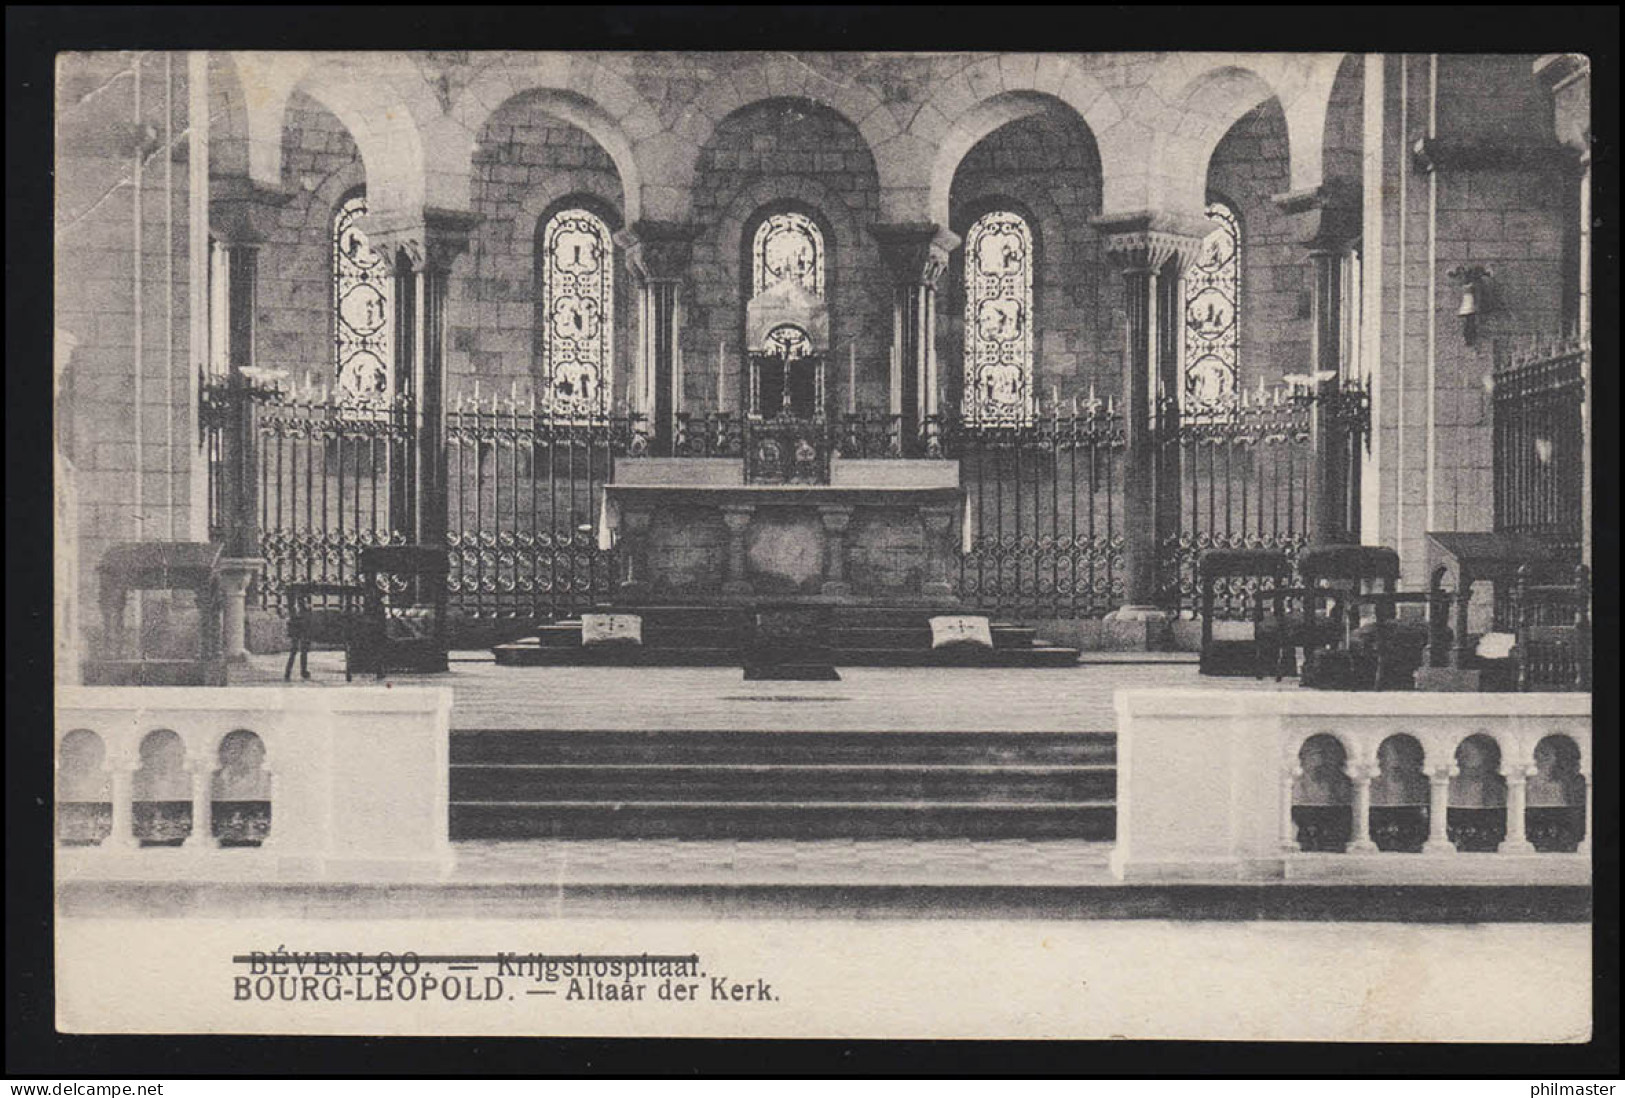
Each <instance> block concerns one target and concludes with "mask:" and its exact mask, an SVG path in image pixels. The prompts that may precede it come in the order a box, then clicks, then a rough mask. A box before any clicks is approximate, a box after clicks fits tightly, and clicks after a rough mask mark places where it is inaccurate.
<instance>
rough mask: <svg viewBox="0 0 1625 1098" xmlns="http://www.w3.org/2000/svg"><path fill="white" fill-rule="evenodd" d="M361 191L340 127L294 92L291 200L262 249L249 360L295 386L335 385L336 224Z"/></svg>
mask: <svg viewBox="0 0 1625 1098" xmlns="http://www.w3.org/2000/svg"><path fill="white" fill-rule="evenodd" d="M365 185H366V173H365V170H364V168H363V166H362V162H361V154H360V152H359V151H358V150H357V149H356V144H355V140H354V139H353V138H352V137H351V136H350V132H349V131H348V130H346V129H345V128H344V123H342V122H340V121H339V120H338V119H337V118H335V117H334V116H333V114H332V112H331V111H329V110H328V109H327V108H326V107H323V106H322V105H321V104H320V103H317V102H316V101H315V100H314V99H312V98H311V97H310V96H308V95H305V94H303V93H301V92H295V93H294V95H293V97H292V98H291V99H289V101H288V124H287V126H286V128H285V129H284V130H283V138H282V186H283V188H284V189H285V190H286V191H287V192H288V193H290V194H291V195H292V197H291V198H290V199H289V200H288V202H287V204H286V205H285V206H283V207H282V208H281V209H280V210H279V211H278V214H277V220H276V223H275V226H274V229H273V232H272V236H271V238H270V239H269V240H267V241H266V242H265V244H264V245H263V246H261V248H260V257H259V284H258V287H257V292H256V297H255V300H256V304H257V306H258V315H257V317H256V319H255V331H254V358H255V364H256V365H257V366H259V367H261V368H267V369H275V370H285V371H287V374H288V379H289V380H290V381H291V382H293V383H294V384H296V385H304V384H306V383H307V382H310V383H314V384H315V385H316V386H317V387H318V388H319V387H320V386H322V385H323V384H324V383H325V384H327V385H329V387H331V386H332V385H333V384H334V379H335V377H336V364H335V359H334V349H333V338H334V336H333V333H334V328H333V324H334V318H333V218H334V215H335V214H336V213H337V212H338V208H339V206H340V205H342V204H343V202H344V201H345V199H347V198H348V197H349V196H350V195H351V194H353V193H355V192H356V191H358V190H362V189H364V188H365Z"/></svg>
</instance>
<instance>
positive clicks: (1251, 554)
mask: <svg viewBox="0 0 1625 1098" xmlns="http://www.w3.org/2000/svg"><path fill="white" fill-rule="evenodd" d="M1196 574H1197V578H1198V580H1199V581H1200V583H1201V587H1202V595H1201V598H1202V656H1201V661H1200V663H1199V665H1198V669H1199V673H1200V674H1203V675H1256V676H1257V677H1258V678H1263V677H1264V662H1263V660H1262V659H1261V658H1260V654H1259V641H1258V634H1259V632H1260V629H1259V626H1260V624H1261V623H1262V621H1263V620H1264V603H1263V601H1262V600H1261V599H1257V598H1254V599H1252V600H1251V603H1252V621H1253V639H1252V640H1226V641H1216V640H1214V639H1213V622H1214V613H1213V607H1214V603H1215V601H1216V600H1217V591H1216V588H1217V586H1218V584H1219V583H1220V582H1221V581H1224V580H1234V579H1240V580H1248V579H1251V580H1255V581H1263V580H1271V581H1273V586H1274V587H1287V586H1290V584H1291V579H1292V562H1291V561H1290V560H1289V559H1288V558H1287V555H1286V553H1284V552H1282V551H1281V550H1279V549H1209V550H1207V551H1206V552H1204V553H1203V554H1202V555H1201V557H1200V558H1199V559H1198V560H1197V564H1196Z"/></svg>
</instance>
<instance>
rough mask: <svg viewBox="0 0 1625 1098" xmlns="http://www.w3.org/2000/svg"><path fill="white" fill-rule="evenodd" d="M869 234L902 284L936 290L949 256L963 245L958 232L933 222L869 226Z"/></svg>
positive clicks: (881, 255) (894, 275)
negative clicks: (950, 230) (878, 245)
mask: <svg viewBox="0 0 1625 1098" xmlns="http://www.w3.org/2000/svg"><path fill="white" fill-rule="evenodd" d="M869 233H870V235H871V236H873V237H874V238H875V240H876V241H878V242H879V244H880V257H881V258H882V259H883V260H885V262H886V266H887V267H888V268H889V269H890V270H891V273H892V277H893V278H895V279H896V280H897V282H898V283H899V284H901V285H905V286H926V287H929V288H930V289H933V290H934V289H936V287H937V283H938V281H940V280H941V278H942V272H944V271H946V270H947V269H948V256H949V255H951V254H952V253H953V250H954V249H955V248H957V247H959V245H960V239H959V236H958V234H957V233H952V232H949V231H948V230H947V229H945V228H943V227H942V226H941V225H938V224H935V223H934V222H930V221H911V222H897V223H892V224H881V225H870V226H869Z"/></svg>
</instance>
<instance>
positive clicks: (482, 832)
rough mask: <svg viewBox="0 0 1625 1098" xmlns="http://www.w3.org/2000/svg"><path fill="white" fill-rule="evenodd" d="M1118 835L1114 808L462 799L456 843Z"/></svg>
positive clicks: (454, 818) (456, 812) (456, 807)
mask: <svg viewBox="0 0 1625 1098" xmlns="http://www.w3.org/2000/svg"><path fill="white" fill-rule="evenodd" d="M1115 835H1116V814H1115V810H1114V809H1113V807H1112V805H1111V804H1109V803H1107V804H1100V803H1090V802H1067V803H1059V804H998V803H979V804H963V803H935V804H925V803H921V804H914V805H902V804H860V803H851V802H841V803H833V804H830V803H809V804H779V803H762V802H746V801H735V802H720V801H706V802H660V803H638V804H605V803H597V802H581V801H574V802H566V803H556V804H548V805H535V804H522V803H521V804H513V803H487V804H468V803H456V802H454V803H453V804H452V806H451V836H452V838H453V839H454V840H492V839H508V840H535V839H598V838H615V839H655V838H662V839H739V840H753V839H866V838H876V839H879V838H895V839H1028V840H1037V839H1083V840H1091V841H1097V842H1105V841H1109V840H1111V839H1112V838H1114V837H1115Z"/></svg>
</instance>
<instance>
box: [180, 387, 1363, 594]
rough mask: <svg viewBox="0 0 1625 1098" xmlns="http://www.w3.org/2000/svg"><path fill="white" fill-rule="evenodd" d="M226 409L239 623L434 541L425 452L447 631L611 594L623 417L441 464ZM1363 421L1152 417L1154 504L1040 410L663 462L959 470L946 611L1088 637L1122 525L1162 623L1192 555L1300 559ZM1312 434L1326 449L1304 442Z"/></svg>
mask: <svg viewBox="0 0 1625 1098" xmlns="http://www.w3.org/2000/svg"><path fill="white" fill-rule="evenodd" d="M205 388H206V391H205V394H204V395H205V402H204V406H205V411H206V415H205V417H204V420H203V422H204V444H205V448H206V452H207V453H208V455H209V459H210V474H211V475H210V481H209V501H210V524H211V535H212V536H217V537H222V538H223V537H224V535H225V533H226V530H225V527H226V526H228V525H229V524H230V520H229V516H228V515H227V514H226V513H225V509H224V504H223V503H222V502H221V501H222V500H223V499H224V498H225V495H226V493H224V492H223V487H222V486H223V485H225V484H227V483H228V482H229V480H230V478H229V477H227V476H225V475H224V472H225V470H226V467H227V466H228V465H229V464H230V463H229V461H228V460H227V451H228V450H229V449H230V447H226V446H224V445H223V443H222V439H223V437H224V436H225V434H226V433H227V430H228V427H229V426H230V425H231V424H232V423H234V422H244V421H242V420H234V419H233V415H232V413H231V411H230V406H231V404H232V398H231V395H230V393H229V392H228V389H227V387H225V386H219V385H216V386H206V387H205ZM241 392H242V395H244V396H247V397H248V398H249V399H251V400H252V402H253V403H254V405H255V413H256V414H255V415H254V416H251V417H248V419H247V420H246V422H250V423H252V424H253V441H254V445H253V446H252V447H250V448H248V450H247V453H248V454H249V455H250V458H251V460H252V463H253V469H252V479H253V484H254V489H255V491H256V492H257V502H256V503H255V505H254V509H253V513H254V514H255V516H256V517H257V523H258V529H257V531H255V532H254V535H255V537H256V538H257V543H258V545H259V549H260V554H261V555H262V556H263V557H264V558H265V560H266V565H265V570H264V572H263V573H262V575H261V576H260V578H259V580H258V581H257V582H256V585H255V589H254V598H255V600H256V603H257V605H259V606H261V607H263V608H266V609H271V610H275V611H278V612H285V611H286V605H285V603H286V587H287V585H288V584H290V583H295V582H304V583H312V582H315V583H346V582H353V577H355V575H356V557H357V554H358V552H359V550H360V549H361V548H363V547H365V546H369V545H400V544H406V543H407V542H408V541H410V540H412V531H413V530H414V529H424V528H431V527H429V526H426V525H425V524H424V522H423V516H422V515H419V514H417V510H416V509H417V508H418V507H420V506H421V499H420V497H422V496H424V495H425V493H424V491H423V485H424V483H425V478H424V477H423V475H422V474H421V471H420V470H419V469H418V468H417V463H418V461H419V460H420V458H421V455H423V454H424V453H426V452H439V453H441V454H442V455H443V458H442V460H443V461H444V469H443V474H442V475H443V481H442V482H441V487H442V488H443V492H439V493H437V494H438V495H439V497H440V498H443V499H444V501H445V510H446V513H445V515H444V520H443V527H442V528H443V529H444V531H445V533H444V538H445V544H446V546H447V548H448V550H449V551H450V574H449V580H448V586H449V604H450V607H451V610H452V611H453V612H454V614H455V615H457V616H460V617H462V618H465V619H472V620H476V621H487V622H504V621H509V622H541V621H546V620H551V619H556V618H559V617H562V616H567V615H570V614H575V613H578V612H580V611H581V610H583V609H586V608H588V607H590V606H592V605H595V604H601V603H604V602H607V601H610V600H612V599H613V597H614V587H615V581H616V578H617V576H618V572H617V567H616V559H615V552H614V548H613V546H612V545H611V544H610V543H609V539H608V534H607V531H606V530H605V529H604V525H605V516H604V514H603V507H604V487H605V485H607V484H609V483H610V482H611V481H612V480H613V478H614V476H615V470H616V466H617V464H618V463H620V462H622V461H635V460H638V459H641V458H643V457H645V456H647V455H649V454H650V453H651V450H652V447H651V439H650V434H649V432H648V431H647V430H646V425H645V423H644V422H643V420H642V419H640V418H639V417H637V416H624V415H623V416H598V417H591V418H582V419H562V418H558V417H554V416H550V415H548V414H546V413H540V412H537V411H535V410H534V409H525V408H521V407H520V406H519V405H518V404H517V403H515V402H512V401H502V400H489V399H488V400H485V401H470V400H461V401H452V402H451V403H450V404H449V405H448V407H447V408H446V409H445V411H444V412H443V413H442V417H441V420H440V423H439V425H438V427H439V442H440V444H441V445H440V446H439V448H438V450H425V448H424V446H423V442H424V439H423V431H424V423H423V417H422V416H421V415H420V414H419V413H418V411H417V410H416V409H415V408H414V407H413V405H412V404H411V402H410V401H408V400H398V401H397V402H396V403H395V404H393V405H380V404H370V403H358V402H345V401H333V400H330V399H328V398H327V397H326V396H325V394H317V393H313V392H309V391H304V392H285V391H279V390H274V389H263V388H248V389H243V390H242V391H241ZM1367 416H1368V407H1367V402H1366V397H1365V394H1364V392H1363V391H1360V390H1358V389H1348V388H1345V389H1343V390H1342V391H1340V392H1336V393H1332V394H1329V395H1327V396H1318V395H1313V394H1310V393H1307V392H1297V393H1293V392H1290V391H1287V390H1275V391H1269V392H1265V393H1262V394H1260V393H1250V394H1247V395H1245V396H1238V397H1236V398H1235V399H1234V400H1231V401H1228V402H1226V403H1224V404H1222V405H1208V406H1202V407H1199V408H1186V409H1179V408H1177V406H1175V405H1174V404H1173V403H1171V402H1162V403H1161V404H1160V405H1159V406H1158V407H1157V408H1156V410H1155V411H1154V412H1153V417H1154V420H1155V422H1154V430H1153V431H1152V432H1151V436H1152V447H1153V450H1154V452H1155V457H1156V460H1155V462H1154V466H1155V469H1156V478H1155V484H1154V485H1153V490H1152V496H1151V498H1149V499H1146V500H1138V501H1136V500H1131V499H1130V498H1129V496H1130V495H1131V492H1130V487H1129V485H1128V484H1127V483H1126V478H1125V468H1126V463H1125V460H1124V459H1125V456H1126V448H1127V445H1128V442H1127V435H1128V433H1127V431H1126V430H1125V423H1124V415H1123V412H1122V409H1121V407H1120V406H1118V405H1117V404H1116V403H1115V402H1114V401H1112V400H1104V401H1102V400H1098V399H1094V398H1093V397H1091V399H1090V400H1088V401H1086V402H1082V403H1081V404H1080V405H1079V406H1077V407H1075V408H1073V409H1072V410H1071V411H1070V414H1062V412H1061V410H1060V409H1059V408H1057V409H1052V410H1051V411H1050V413H1049V414H1048V415H1047V416H1045V415H1040V416H1037V417H1035V418H1034V419H1032V420H1029V421H1027V422H1025V423H1022V424H1015V425H1011V424H1001V425H986V424H971V423H965V422H961V421H957V420H954V419H952V418H948V417H933V418H931V419H929V420H927V421H925V422H924V423H923V424H915V423H914V422H913V421H912V420H905V418H904V417H901V416H891V415H847V416H836V417H829V418H827V419H816V420H809V421H804V422H797V423H795V424H793V425H791V424H786V423H782V422H775V421H766V422H760V421H754V420H749V419H745V418H742V417H738V416H731V415H726V414H710V415H704V416H700V415H681V416H679V417H677V418H678V426H677V431H676V433H675V436H674V439H673V446H672V449H673V451H674V453H675V454H676V455H678V456H687V457H729V458H740V457H743V456H744V455H745V454H747V453H752V452H753V449H752V448H753V447H756V446H758V445H759V444H761V443H763V442H764V441H774V440H777V439H778V438H779V435H781V434H783V433H784V432H785V431H786V430H788V429H789V428H790V427H791V426H793V427H794V431H793V432H792V433H793V434H794V436H795V441H796V442H798V443H799V442H802V441H804V442H806V443H807V444H808V445H809V446H811V447H813V448H814V449H816V450H818V451H819V454H818V460H817V461H815V462H814V463H813V464H814V466H815V467H816V468H818V469H823V468H826V467H827V466H828V464H829V461H830V460H831V459H834V460H856V459H880V458H900V457H917V458H924V459H929V460H954V461H957V462H958V463H959V470H960V478H959V479H960V483H961V485H962V486H963V488H964V491H965V525H964V530H963V541H962V552H961V555H960V561H959V569H958V584H957V589H958V593H959V595H960V597H961V598H962V599H963V600H964V601H965V602H966V603H968V604H969V605H972V606H975V607H978V608H982V609H986V610H990V611H995V612H998V613H1001V614H1008V615H1011V616H1013V617H1018V618H1027V619H1044V618H1086V617H1098V616H1100V615H1103V614H1105V613H1107V612H1109V611H1111V610H1113V609H1115V608H1116V607H1117V606H1119V605H1121V604H1122V602H1123V598H1124V580H1125V576H1124V569H1123V563H1124V555H1125V549H1126V548H1127V546H1126V544H1125V530H1126V525H1125V523H1124V517H1125V514H1126V512H1127V509H1128V508H1129V507H1131V506H1144V507H1150V508H1152V509H1153V510H1154V512H1155V513H1156V515H1157V522H1156V530H1157V531H1158V533H1157V547H1158V552H1159V570H1160V583H1159V590H1160V601H1161V602H1162V604H1163V605H1164V606H1166V607H1168V608H1170V609H1180V610H1186V611H1190V610H1194V608H1195V606H1196V599H1197V593H1198V587H1197V581H1196V574H1195V568H1196V560H1197V557H1198V555H1199V554H1200V552H1201V551H1202V550H1204V549H1208V548H1233V547H1242V546H1257V547H1271V548H1280V549H1284V550H1286V551H1287V552H1288V553H1294V552H1296V550H1297V549H1298V548H1299V547H1300V546H1301V545H1303V544H1304V543H1305V542H1306V541H1307V540H1308V537H1309V535H1310V531H1311V527H1312V521H1311V519H1312V514H1313V500H1314V492H1315V491H1316V490H1317V482H1316V478H1315V470H1316V468H1317V462H1318V458H1317V451H1319V450H1321V448H1323V447H1324V448H1328V449H1333V450H1335V448H1337V447H1341V448H1342V450H1341V452H1343V453H1345V454H1346V453H1348V452H1350V450H1351V449H1357V448H1358V446H1359V444H1360V442H1359V440H1360V439H1362V438H1363V437H1364V436H1365V433H1366V430H1367V424H1366V417H1367ZM1317 431H1320V432H1327V433H1328V434H1329V435H1330V437H1329V438H1325V439H1322V440H1320V441H1318V442H1317ZM786 437H788V436H786ZM748 464H749V463H747V465H748ZM1345 464H1347V463H1345ZM1354 464H1357V463H1354ZM770 472H771V470H770ZM1320 490H1325V488H1324V485H1323V484H1322V485H1320ZM1219 594H1220V600H1219V611H1220V613H1221V614H1224V615H1226V616H1236V615H1240V614H1242V613H1244V612H1245V610H1246V608H1247V605H1248V603H1247V595H1248V592H1247V591H1246V590H1244V589H1242V588H1241V587H1238V588H1237V589H1236V590H1233V591H1232V590H1225V591H1221V592H1220V593H1219Z"/></svg>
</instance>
